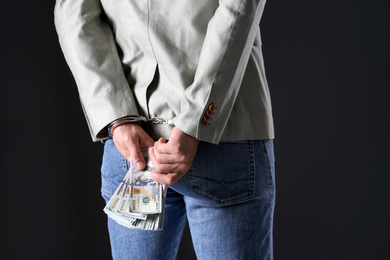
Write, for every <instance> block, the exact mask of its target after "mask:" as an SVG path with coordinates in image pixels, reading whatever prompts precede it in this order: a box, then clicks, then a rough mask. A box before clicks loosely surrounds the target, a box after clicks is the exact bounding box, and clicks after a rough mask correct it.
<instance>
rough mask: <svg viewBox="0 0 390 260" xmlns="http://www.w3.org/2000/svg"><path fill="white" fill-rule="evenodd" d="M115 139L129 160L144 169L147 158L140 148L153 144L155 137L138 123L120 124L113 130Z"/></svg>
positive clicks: (118, 147)
mask: <svg viewBox="0 0 390 260" xmlns="http://www.w3.org/2000/svg"><path fill="white" fill-rule="evenodd" d="M112 135H113V140H114V144H115V146H116V148H117V149H118V150H119V152H120V153H121V154H122V155H123V156H124V157H125V158H126V159H127V160H128V161H129V162H133V164H134V165H135V166H136V167H137V169H139V170H142V169H143V168H145V166H146V164H145V159H144V157H143V155H142V153H141V149H140V148H144V147H149V146H153V144H154V141H153V139H152V138H151V137H150V136H149V135H148V134H147V133H146V132H145V131H144V130H143V129H142V127H140V126H139V125H137V124H134V123H130V124H125V125H120V126H118V127H116V128H115V129H114V131H113V132H112Z"/></svg>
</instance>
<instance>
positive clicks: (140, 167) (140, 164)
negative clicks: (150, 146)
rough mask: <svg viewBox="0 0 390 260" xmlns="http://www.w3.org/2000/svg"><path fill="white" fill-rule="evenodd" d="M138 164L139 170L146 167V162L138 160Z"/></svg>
mask: <svg viewBox="0 0 390 260" xmlns="http://www.w3.org/2000/svg"><path fill="white" fill-rule="evenodd" d="M136 166H137V168H138V169H139V170H142V169H143V168H145V164H144V163H142V162H137V163H136Z"/></svg>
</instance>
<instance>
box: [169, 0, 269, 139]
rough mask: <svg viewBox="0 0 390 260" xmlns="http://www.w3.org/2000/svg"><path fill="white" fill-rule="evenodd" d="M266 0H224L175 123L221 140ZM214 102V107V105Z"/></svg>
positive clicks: (192, 132)
mask: <svg viewBox="0 0 390 260" xmlns="http://www.w3.org/2000/svg"><path fill="white" fill-rule="evenodd" d="M264 5H265V0H220V1H219V7H218V8H217V10H216V12H215V14H214V16H213V17H212V19H211V20H210V22H209V24H208V27H207V32H206V37H205V40H204V43H203V47H202V51H201V55H200V58H199V63H198V67H197V70H196V74H195V78H194V82H193V84H191V86H189V87H188V88H187V89H186V91H185V93H184V95H183V96H182V98H181V104H180V113H179V115H178V116H177V117H176V118H174V120H173V121H174V123H175V125H176V126H177V127H178V128H179V129H180V130H182V131H184V132H185V133H187V134H189V135H191V136H194V137H196V138H197V139H199V140H203V141H206V142H211V143H218V142H219V141H220V139H221V136H222V133H223V131H224V128H225V126H226V124H227V121H228V119H229V117H230V114H231V111H232V108H233V105H234V103H235V99H236V97H237V94H238V91H239V88H240V84H241V81H242V78H243V76H244V72H245V69H246V65H247V63H248V60H249V56H250V53H251V50H252V46H253V43H254V40H255V36H256V32H257V31H258V26H259V24H260V19H261V16H262V13H263V9H264ZM210 106H211V107H210Z"/></svg>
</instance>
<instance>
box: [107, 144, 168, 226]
mask: <svg viewBox="0 0 390 260" xmlns="http://www.w3.org/2000/svg"><path fill="white" fill-rule="evenodd" d="M141 151H142V154H143V155H144V158H145V162H146V167H145V168H144V169H143V170H138V169H137V168H136V167H135V166H133V164H131V166H130V169H129V170H128V172H127V174H126V176H125V177H124V179H123V181H122V182H121V183H120V185H119V186H118V188H117V189H116V191H115V193H114V194H113V195H112V197H111V199H110V200H109V201H108V203H107V205H106V206H105V208H104V212H105V213H106V214H107V215H108V216H109V217H110V218H112V219H113V220H115V221H116V222H117V223H118V224H120V225H123V226H125V227H128V228H134V229H143V230H162V227H163V225H162V224H163V217H164V206H165V199H166V194H167V188H168V187H167V186H165V185H162V184H160V183H158V182H156V181H154V180H153V179H152V178H151V177H150V172H151V171H153V170H154V167H153V164H152V162H151V160H150V159H149V156H148V148H145V149H142V150H141Z"/></svg>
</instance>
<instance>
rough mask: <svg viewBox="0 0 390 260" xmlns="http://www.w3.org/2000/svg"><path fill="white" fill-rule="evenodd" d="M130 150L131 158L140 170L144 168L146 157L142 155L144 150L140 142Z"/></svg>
mask: <svg viewBox="0 0 390 260" xmlns="http://www.w3.org/2000/svg"><path fill="white" fill-rule="evenodd" d="M129 150H130V160H131V161H132V162H133V164H134V165H135V167H136V168H137V169H138V170H142V169H144V168H145V166H146V164H145V159H144V156H143V155H142V152H141V150H140V148H139V145H138V144H134V145H132V146H131V148H130V149H129Z"/></svg>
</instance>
